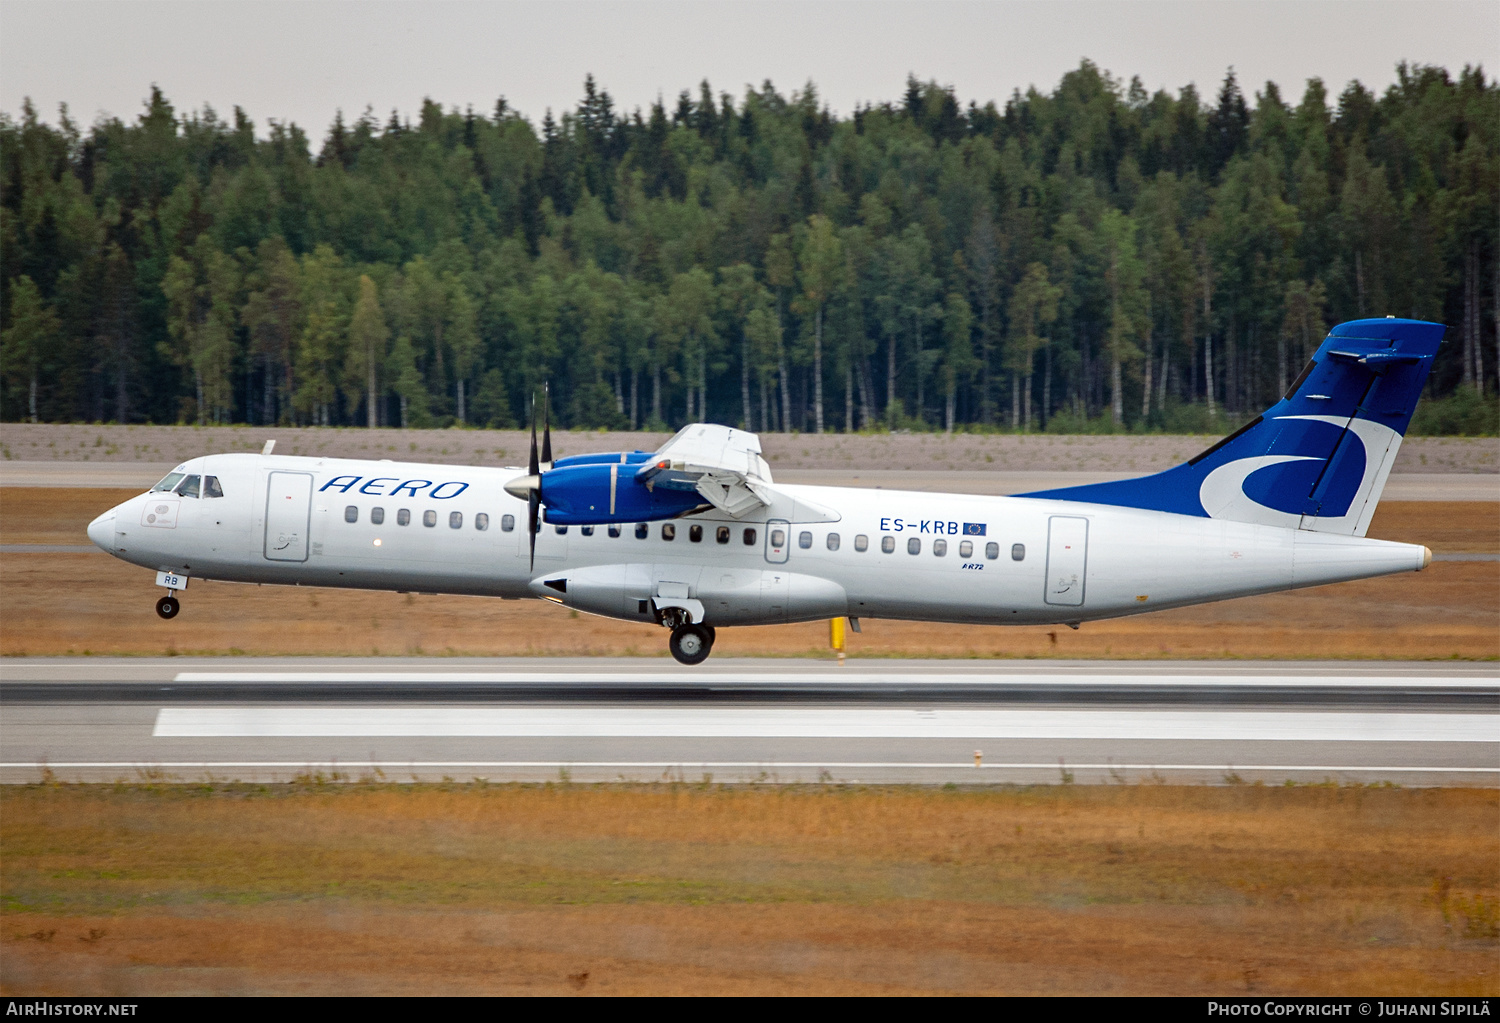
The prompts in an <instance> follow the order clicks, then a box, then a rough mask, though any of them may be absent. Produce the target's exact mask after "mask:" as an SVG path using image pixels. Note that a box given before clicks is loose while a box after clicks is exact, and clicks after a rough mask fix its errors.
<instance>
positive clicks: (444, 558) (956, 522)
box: [88, 319, 1444, 664]
mask: <svg viewBox="0 0 1500 1023" xmlns="http://www.w3.org/2000/svg"><path fill="white" fill-rule="evenodd" d="M1443 330H1444V328H1443V327H1442V325H1440V324H1435V323H1424V322H1421V321H1416V320H1398V319H1384V320H1355V321H1352V322H1349V323H1344V324H1341V325H1340V326H1338V327H1336V328H1334V330H1333V331H1332V333H1331V334H1330V335H1329V336H1328V338H1327V340H1325V341H1324V342H1323V344H1322V345H1321V346H1320V347H1319V349H1318V351H1317V353H1316V355H1315V356H1314V357H1313V359H1312V361H1311V362H1310V363H1308V366H1307V368H1306V369H1305V370H1303V372H1302V374H1301V376H1299V377H1298V378H1297V380H1296V382H1295V383H1294V384H1293V385H1292V387H1291V389H1290V390H1289V391H1288V393H1287V396H1286V397H1285V398H1284V399H1283V400H1281V401H1280V402H1278V403H1277V404H1276V405H1274V406H1273V407H1272V408H1270V409H1269V410H1268V411H1267V412H1266V413H1265V414H1264V415H1261V416H1259V417H1257V418H1256V419H1255V420H1254V421H1253V422H1251V423H1248V424H1247V425H1245V426H1244V427H1242V428H1241V429H1240V430H1238V431H1236V432H1235V433H1234V434H1232V435H1230V436H1229V437H1226V438H1225V439H1224V440H1222V441H1220V442H1219V443H1217V444H1215V445H1214V446H1213V447H1211V448H1209V449H1208V450H1207V451H1205V452H1203V453H1202V454H1201V455H1199V456H1197V457H1196V458H1193V459H1191V460H1189V461H1188V462H1186V463H1184V464H1182V465H1179V466H1177V467H1175V468H1172V469H1169V470H1167V471H1165V472H1161V473H1157V474H1156V475H1153V476H1146V477H1142V478H1140V479H1131V480H1122V481H1118V482H1111V483H1099V484H1092V485H1088V486H1078V487H1068V488H1065V489H1061V490H1051V491H1043V492H1038V493H1029V494H1021V495H1017V496H1013V497H981V496H975V495H970V494H932V493H912V492H904V491H897V490H865V489H855V488H843V487H821V486H788V485H783V484H778V483H776V482H775V481H774V480H773V479H772V477H771V472H770V469H769V467H768V466H767V465H766V462H765V460H764V459H763V458H762V457H761V449H760V442H759V439H758V438H757V437H756V435H755V434H752V433H746V432H744V431H742V430H736V429H731V428H729V427H725V426H716V425H711V424H705V423H695V424H693V425H690V426H687V427H684V428H683V429H682V430H681V431H679V432H678V433H677V435H676V436H674V437H673V438H672V439H671V440H669V441H667V442H666V443H665V444H664V445H662V446H661V447H660V448H659V449H658V450H656V451H654V452H641V451H633V452H615V453H611V454H600V455H577V456H573V457H570V458H561V459H558V460H557V461H555V462H554V461H553V460H552V457H551V442H550V431H548V430H547V429H546V428H545V427H544V430H543V438H544V440H543V448H542V451H541V453H540V455H539V454H538V451H537V445H536V423H535V418H534V417H533V422H532V427H531V458H530V464H529V466H528V467H527V468H525V469H522V468H519V467H517V468H507V469H496V468H478V467H463V466H451V465H428V464H419V463H410V462H394V461H390V460H386V459H382V460H379V461H372V460H364V459H343V458H315V457H292V456H283V455H276V454H274V453H273V451H272V446H273V444H274V442H272V443H271V444H267V445H266V450H265V451H264V452H263V453H262V454H259V455H253V454H226V455H207V456H204V457H201V458H192V459H189V460H188V461H186V462H183V463H182V464H181V465H179V466H177V467H176V468H175V469H173V470H172V472H171V473H169V474H168V475H167V476H166V477H165V478H164V479H163V480H162V481H161V482H160V483H158V484H157V485H156V486H155V487H153V488H151V490H150V491H149V492H148V493H145V494H142V495H141V496H139V497H135V498H132V499H130V500H129V501H126V502H125V503H123V504H121V505H119V506H117V507H115V508H113V509H111V510H110V511H108V512H105V513H104V514H103V515H101V516H99V517H98V518H97V519H95V520H94V521H93V522H92V523H91V524H90V525H89V529H88V535H89V539H91V540H92V541H93V542H94V543H95V544H97V545H98V546H100V547H101V548H103V549H104V550H106V551H108V552H109V553H110V554H113V555H114V556H115V557H117V558H120V559H122V560H124V561H128V562H130V563H132V564H135V565H140V566H142V567H144V568H149V569H153V570H155V571H156V573H157V575H156V581H157V585H159V586H162V587H165V588H166V590H167V595H166V596H164V597H162V598H161V599H160V600H159V601H158V602H157V605H156V609H157V613H158V614H159V615H160V616H161V617H163V618H173V617H175V616H176V615H177V613H178V611H179V608H180V602H179V600H178V597H177V593H178V591H182V590H185V589H186V588H187V585H188V582H189V580H190V579H194V578H197V579H213V580H226V581H233V582H244V583H277V584H284V585H295V586H338V587H351V588H359V589H375V590H396V591H418V592H423V593H462V594H473V595H478V596H490V597H501V598H504V599H512V600H513V599H517V598H522V597H540V598H542V599H545V600H551V601H553V602H555V603H558V604H562V605H564V606H566V607H569V608H576V609H577V610H579V611H586V612H589V613H591V614H596V615H603V616H606V617H609V618H618V619H622V620H625V621H638V622H642V623H647V624H654V625H661V626H665V627H667V628H668V629H669V630H670V633H671V640H670V648H671V652H672V655H673V656H674V657H676V658H677V660H679V661H681V662H682V663H684V664H698V663H700V662H701V661H703V660H704V658H706V657H707V656H708V654H709V651H710V650H711V649H712V647H713V643H714V637H715V630H716V629H717V628H718V627H720V626H729V625H768V624H772V623H783V622H800V621H811V620H815V619H824V618H837V617H847V618H848V619H849V620H850V624H851V626H852V627H853V628H854V629H855V630H856V631H858V629H859V621H860V619H861V618H866V617H870V618H899V619H907V620H912V621H929V622H953V623H961V624H984V625H996V624H1005V625H1035V624H1066V625H1069V626H1072V627H1074V628H1077V627H1078V625H1079V624H1080V623H1081V622H1085V621H1092V620H1095V619H1101V618H1115V617H1119V616H1122V615H1130V614H1138V613H1140V612H1143V611H1154V610H1160V609H1163V608H1170V607H1182V606H1184V605H1189V604H1200V603H1205V602H1207V601H1214V600H1223V599H1225V598H1228V597H1241V596H1247V595H1250V594H1258V593H1271V592H1275V591H1278V590H1288V589H1294V588H1297V587H1302V586H1318V585H1321V584H1324V583H1331V582H1339V581H1342V580H1348V579H1363V578H1368V577H1370V576H1378V575H1385V574H1388V573H1393V572H1410V571H1419V570H1421V569H1423V568H1425V567H1427V565H1428V564H1429V563H1430V561H1431V559H1432V552H1431V551H1429V550H1428V549H1427V548H1426V547H1422V546H1418V545H1414V544H1405V543H1392V542H1388V541H1383V540H1371V539H1366V538H1365V531H1366V529H1367V528H1368V526H1369V524H1370V518H1371V516H1372V515H1373V514H1374V512H1375V505H1376V502H1377V501H1378V500H1379V499H1380V493H1381V490H1382V488H1383V487H1384V485H1385V481H1386V477H1387V475H1388V474H1389V473H1390V470H1391V464H1392V462H1393V461H1394V460H1395V457H1396V451H1397V449H1398V448H1399V447H1400V445H1401V438H1402V436H1403V434H1404V433H1405V431H1406V427H1407V424H1408V423H1409V422H1410V419H1411V414H1412V411H1413V410H1414V408H1415V406H1416V402H1417V399H1418V397H1419V396H1420V394H1421V390H1422V385H1423V382H1424V381H1425V380H1426V378H1427V374H1428V371H1429V370H1430V369H1431V366H1432V359H1433V356H1434V354H1435V353H1436V351H1437V348H1438V344H1439V342H1440V341H1441V339H1442V335H1443ZM544 522H545V523H546V525H545V527H544V526H543V523H544Z"/></svg>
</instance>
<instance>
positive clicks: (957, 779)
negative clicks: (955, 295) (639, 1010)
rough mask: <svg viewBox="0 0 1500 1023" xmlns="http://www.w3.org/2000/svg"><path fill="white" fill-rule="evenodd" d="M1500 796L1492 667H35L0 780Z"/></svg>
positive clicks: (5, 667) (6, 737)
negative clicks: (1041, 787) (1205, 787)
mask: <svg viewBox="0 0 1500 1023" xmlns="http://www.w3.org/2000/svg"><path fill="white" fill-rule="evenodd" d="M44 775H47V776H50V777H55V778H57V779H59V780H67V781H113V780H117V779H125V780H134V779H161V780H178V781H199V780H202V779H204V778H206V777H211V778H214V779H219V780H243V781H274V780H289V779H291V778H293V777H296V776H299V775H313V776H319V775H321V776H323V777H326V778H331V777H338V778H340V779H344V778H348V779H358V778H361V777H368V778H385V779H390V780H399V781H407V780H438V779H442V778H454V779H459V780H468V779H471V778H485V779H488V780H491V781H558V780H561V779H568V780H571V781H576V782H585V781H614V780H630V781H652V780H661V779H672V780H679V781H701V780H702V779H703V778H704V777H705V776H711V777H712V778H713V779H715V780H717V781H726V782H816V781H823V782H839V783H896V782H900V783H913V782H915V783H925V784H945V783H950V782H951V783H956V784H995V783H1060V782H1075V783H1109V782H1140V781H1157V780H1160V781H1171V782H1192V783H1213V784H1223V783H1240V782H1245V783H1254V782H1263V783H1266V784H1283V783H1285V782H1293V783H1318V782H1325V781H1332V782H1336V783H1341V784H1345V783H1363V784H1369V783H1381V782H1389V783H1395V784H1402V785H1482V786H1495V785H1500V678H1497V672H1496V671H1495V669H1494V667H1493V666H1492V665H1487V664H1478V665H1476V664H1455V663H1395V662H1266V663H1246V662H1142V661H1132V662H1100V661H1074V662H1064V661H1015V662H995V661H894V660H893V661H858V662H855V661H851V662H850V663H849V664H848V665H847V666H845V667H843V668H840V667H838V666H836V665H835V664H833V663H832V662H825V661H790V660H770V659H767V660H738V661H734V660H727V659H721V660H716V661H711V662H709V663H708V664H706V665H703V666H700V667H698V668H694V669H688V668H683V667H681V666H679V665H676V664H673V663H671V662H666V661H657V660H654V659H653V660H647V659H617V660H609V659H597V660H567V659H536V660H527V659H507V660H498V659H483V660H481V659H473V660H469V659H457V658H442V659H398V658H371V659H327V658H298V659H282V658H277V659H256V658H204V659H188V658H159V659H145V658H141V659H137V658H122V659H105V658H72V659H36V660H20V659H17V660H13V661H7V662H5V663H3V664H0V781H3V782H7V783H24V782H34V781H37V780H38V779H39V778H41V777H43V776H44Z"/></svg>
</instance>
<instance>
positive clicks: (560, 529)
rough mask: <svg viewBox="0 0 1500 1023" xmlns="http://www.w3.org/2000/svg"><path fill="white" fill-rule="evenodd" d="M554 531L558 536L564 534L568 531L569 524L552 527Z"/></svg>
mask: <svg viewBox="0 0 1500 1023" xmlns="http://www.w3.org/2000/svg"><path fill="white" fill-rule="evenodd" d="M552 531H553V532H554V533H556V534H557V535H558V536H564V535H566V534H567V532H568V527H567V526H553V527H552Z"/></svg>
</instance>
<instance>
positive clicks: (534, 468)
mask: <svg viewBox="0 0 1500 1023" xmlns="http://www.w3.org/2000/svg"><path fill="white" fill-rule="evenodd" d="M526 469H527V471H528V472H529V473H530V474H531V475H533V476H535V475H537V473H539V472H540V471H541V468H540V466H538V465H537V461H536V395H535V394H532V396H531V457H530V458H529V459H528V460H527V462H526Z"/></svg>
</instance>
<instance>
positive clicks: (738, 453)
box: [636, 423, 773, 518]
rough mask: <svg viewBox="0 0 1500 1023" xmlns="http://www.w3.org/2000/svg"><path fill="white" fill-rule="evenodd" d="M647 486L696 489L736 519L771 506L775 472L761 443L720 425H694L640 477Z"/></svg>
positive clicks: (663, 448) (661, 450)
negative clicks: (772, 480) (762, 450)
mask: <svg viewBox="0 0 1500 1023" xmlns="http://www.w3.org/2000/svg"><path fill="white" fill-rule="evenodd" d="M636 478H637V479H639V480H640V481H641V482H642V483H644V484H646V486H647V487H665V488H667V489H669V490H694V491H697V492H698V494H699V495H700V496H702V498H703V499H704V500H705V501H707V502H708V503H709V504H711V505H713V506H714V507H715V508H718V509H720V510H721V511H725V512H728V513H729V514H730V515H732V516H734V517H735V518H740V517H742V516H744V515H747V514H749V513H750V512H752V511H754V510H755V509H756V508H762V507H765V506H766V505H769V504H770V503H771V499H772V496H773V495H772V492H771V490H770V487H769V484H770V483H771V467H770V466H769V465H767V464H766V460H765V459H764V458H763V457H761V453H760V438H759V437H758V436H756V435H755V434H753V433H748V432H746V431H744V430H736V429H734V428H733V427H730V426H720V425H718V424H716V423H692V424H689V425H688V426H684V427H683V428H682V429H681V430H678V431H677V434H676V436H674V437H673V438H672V439H671V440H669V441H667V442H666V443H665V444H663V445H662V446H661V447H659V448H657V450H656V453H655V454H654V455H652V457H651V459H650V460H649V461H647V462H646V463H645V464H644V465H643V466H642V468H641V469H640V470H638V471H637V472H636Z"/></svg>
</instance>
